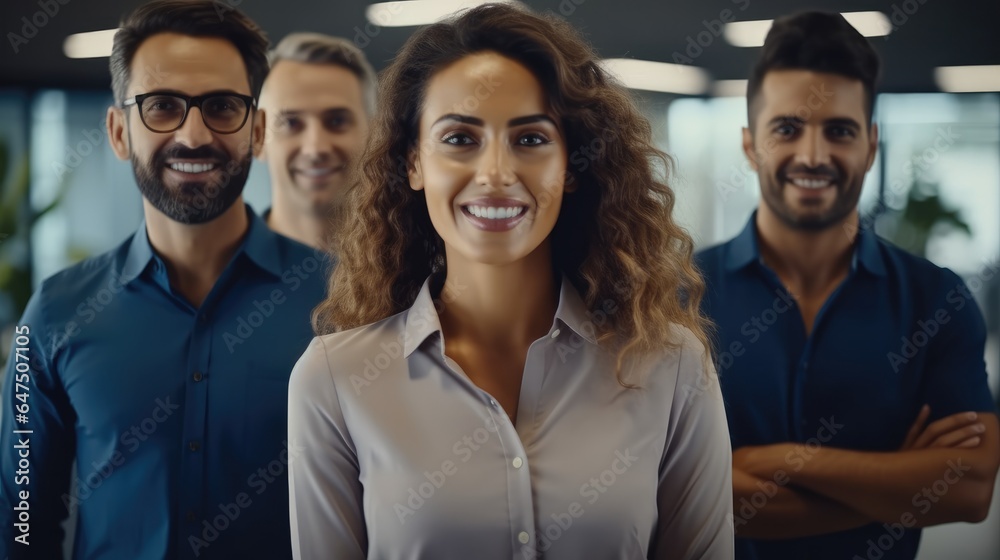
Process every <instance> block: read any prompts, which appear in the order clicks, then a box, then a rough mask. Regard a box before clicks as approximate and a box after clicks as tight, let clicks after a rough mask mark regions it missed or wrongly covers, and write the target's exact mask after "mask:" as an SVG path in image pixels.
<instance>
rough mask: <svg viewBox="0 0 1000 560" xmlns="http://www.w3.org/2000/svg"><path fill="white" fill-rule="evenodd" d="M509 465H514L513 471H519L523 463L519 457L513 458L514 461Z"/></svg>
mask: <svg viewBox="0 0 1000 560" xmlns="http://www.w3.org/2000/svg"><path fill="white" fill-rule="evenodd" d="M510 464H512V465H514V468H515V469H519V468H521V465H523V464H524V461H522V460H521V458H520V457H514V460H513V461H511V463H510Z"/></svg>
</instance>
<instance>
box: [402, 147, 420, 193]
mask: <svg viewBox="0 0 1000 560" xmlns="http://www.w3.org/2000/svg"><path fill="white" fill-rule="evenodd" d="M406 176H407V178H408V179H409V180H410V188H411V189H413V190H415V191H422V190H424V173H423V171H422V170H421V169H420V150H417V149H413V150H411V151H410V158H409V161H407V162H406Z"/></svg>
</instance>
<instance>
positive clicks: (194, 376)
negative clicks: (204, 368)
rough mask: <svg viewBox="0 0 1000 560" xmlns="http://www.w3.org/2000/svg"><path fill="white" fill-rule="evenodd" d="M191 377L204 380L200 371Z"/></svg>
mask: <svg viewBox="0 0 1000 560" xmlns="http://www.w3.org/2000/svg"><path fill="white" fill-rule="evenodd" d="M191 379H194V380H195V381H201V380H202V375H201V372H200V371H196V372H194V375H192V376H191Z"/></svg>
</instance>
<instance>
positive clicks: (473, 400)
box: [288, 280, 733, 560]
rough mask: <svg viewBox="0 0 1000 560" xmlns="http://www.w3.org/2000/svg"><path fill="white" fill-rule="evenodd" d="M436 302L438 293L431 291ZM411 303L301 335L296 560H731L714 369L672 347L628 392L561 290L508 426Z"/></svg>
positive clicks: (698, 350)
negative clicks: (367, 321) (350, 324)
mask: <svg viewBox="0 0 1000 560" xmlns="http://www.w3.org/2000/svg"><path fill="white" fill-rule="evenodd" d="M446 293H447V292H446ZM447 299H448V298H447V297H446V298H445V301H444V302H442V301H440V300H438V301H434V300H432V297H431V293H430V287H429V284H428V283H425V284H424V286H423V288H422V290H421V292H420V294H419V296H418V297H417V299H416V301H415V302H414V304H413V306H412V307H411V308H410V309H409V310H407V311H404V312H402V313H399V314H397V315H394V316H392V317H389V318H387V319H385V320H382V321H379V322H378V323H374V324H372V325H368V326H365V327H360V328H357V329H353V330H349V331H345V332H340V333H335V334H330V335H326V336H322V337H317V338H315V339H314V340H313V341H312V343H311V344H310V345H309V347H308V349H307V350H306V351H305V353H304V354H303V355H302V357H301V358H300V359H299V361H298V363H297V364H296V365H295V369H294V370H293V371H292V376H291V381H290V387H289V406H288V412H289V421H288V434H289V450H290V462H289V467H290V471H289V486H290V495H291V530H292V550H293V553H294V557H295V558H296V559H303V560H360V559H363V558H368V559H378V560H395V559H422V560H492V559H497V560H500V559H504V560H510V559H516V560H524V559H538V558H544V559H546V560H584V559H586V560H611V559H622V560H625V559H641V558H648V559H657V560H661V559H668V558H669V559H677V560H682V559H683V560H695V559H702V558H704V559H720V560H721V559H730V558H733V528H732V495H733V494H732V456H731V450H730V443H729V431H728V427H727V425H726V416H725V410H724V408H723V403H722V397H721V394H720V391H719V385H718V383H717V381H716V377H715V372H714V371H713V370H712V369H711V365H710V364H709V365H708V369H707V370H706V363H707V362H706V360H705V358H704V350H703V348H702V346H701V344H700V343H698V342H697V340H696V339H695V338H694V337H693V336H692V335H691V333H690V332H688V331H686V330H684V331H683V332H682V333H681V338H682V339H683V340H684V344H683V346H682V348H680V349H679V350H673V351H664V352H662V353H661V354H660V355H657V356H648V357H647V358H644V359H642V360H636V361H635V363H634V364H633V368H632V370H631V372H630V373H629V374H628V375H629V377H628V378H627V379H628V380H630V381H633V382H638V384H640V385H641V388H640V389H626V388H624V387H622V386H621V385H619V384H618V382H617V381H616V379H615V376H614V373H613V371H614V359H615V356H614V355H613V354H612V353H610V352H608V351H607V350H605V349H603V348H601V347H599V346H598V345H597V342H596V340H595V338H594V326H595V325H599V324H600V323H601V321H606V320H608V319H607V318H608V316H609V315H613V314H614V313H624V312H626V308H625V303H624V302H615V301H606V302H604V303H603V305H602V308H601V309H599V310H592V311H588V310H587V309H586V307H585V305H584V303H583V301H582V299H581V298H580V296H579V294H578V293H577V292H576V290H575V289H574V288H573V286H572V285H571V284H570V283H569V282H568V281H567V280H563V281H562V286H561V289H560V296H559V306H558V310H557V311H556V316H555V319H554V321H553V324H552V327H551V329H550V330H549V333H548V334H547V335H546V336H545V337H543V338H541V339H539V340H536V341H535V342H534V343H532V344H531V347H530V348H529V349H528V355H527V360H526V362H525V366H524V376H523V380H522V382H521V393H520V401H519V403H518V412H517V419H516V422H515V421H512V419H511V418H509V417H508V416H507V415H506V414H505V413H504V411H503V409H502V408H501V407H500V406H499V405H498V404H497V403H496V401H494V400H493V398H491V397H490V395H489V394H487V393H486V392H484V391H483V390H481V389H479V388H478V387H477V386H476V385H474V384H473V383H472V382H471V381H470V380H469V378H468V377H466V375H465V374H464V373H463V372H462V370H461V368H459V366H458V364H457V363H456V362H455V361H453V360H451V359H450V358H448V357H447V356H445V355H444V346H443V341H442V335H441V326H440V322H439V320H438V313H437V310H436V308H435V305H438V306H441V305H447Z"/></svg>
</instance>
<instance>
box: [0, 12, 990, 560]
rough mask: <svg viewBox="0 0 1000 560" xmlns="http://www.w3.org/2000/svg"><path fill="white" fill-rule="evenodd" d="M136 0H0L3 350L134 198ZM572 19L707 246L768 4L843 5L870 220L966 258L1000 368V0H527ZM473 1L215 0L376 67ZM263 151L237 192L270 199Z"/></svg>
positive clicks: (942, 259) (941, 551) (130, 218)
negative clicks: (630, 103)
mask: <svg viewBox="0 0 1000 560" xmlns="http://www.w3.org/2000/svg"><path fill="white" fill-rule="evenodd" d="M140 3H141V2H140V1H139V0H102V1H100V2H97V1H91V0H4V2H2V3H0V27H2V31H3V32H4V34H5V41H4V43H5V44H3V45H0V333H2V338H0V358H4V359H5V355H6V353H7V352H8V351H9V344H10V341H11V339H12V336H11V332H12V329H13V324H14V323H15V321H16V320H17V318H18V317H19V316H20V314H21V312H22V310H23V308H24V305H25V304H26V302H27V299H28V297H29V296H30V294H31V292H32V291H33V289H34V288H35V287H37V285H38V284H39V283H40V282H41V280H43V279H44V278H45V277H47V276H49V275H51V274H53V273H55V272H57V271H58V270H60V269H62V268H64V267H66V266H67V265H70V264H72V263H74V262H77V261H79V260H80V259H83V258H86V257H88V256H92V255H96V254H99V253H101V252H104V251H106V250H108V249H110V248H112V247H114V246H115V245H116V244H118V243H120V242H121V241H122V240H123V239H124V238H125V237H126V236H128V235H129V234H130V233H132V232H133V231H134V230H135V228H136V227H137V226H138V225H139V222H140V220H141V216H142V209H141V204H140V196H139V193H138V190H137V188H136V187H135V183H134V179H133V175H132V170H131V167H130V165H129V164H128V163H127V162H121V161H119V160H117V159H116V158H115V157H114V155H113V154H112V152H111V150H110V148H109V146H108V143H107V138H106V131H105V127H104V119H105V111H106V108H107V107H108V105H109V104H110V103H111V92H110V75H109V73H108V69H107V64H108V59H107V54H108V53H109V52H110V45H111V36H112V35H113V32H114V29H115V28H116V27H117V25H118V22H119V21H120V18H121V17H122V15H123V14H124V13H126V12H129V11H131V10H132V9H133V8H135V7H136V6H138V5H139V4H140ZM524 3H525V4H527V5H529V6H531V7H532V8H534V9H535V10H539V11H548V12H553V13H556V14H559V15H561V16H562V17H563V18H565V19H566V20H568V21H569V22H571V23H572V24H573V25H574V26H576V27H577V28H578V29H580V30H581V31H582V32H583V33H584V35H585V36H586V37H587V38H588V39H589V40H590V41H591V43H592V44H593V45H594V47H595V48H596V49H597V51H598V53H599V54H600V55H601V56H602V57H604V58H605V59H606V64H607V67H608V69H609V70H610V71H612V72H613V73H615V74H616V75H618V76H619V77H620V79H621V80H622V81H623V82H624V83H626V84H627V85H629V86H630V87H631V88H632V89H633V92H634V94H635V96H636V99H637V100H638V101H639V103H640V105H641V107H642V108H643V110H644V112H645V113H646V115H647V117H648V118H649V119H650V121H651V122H652V123H653V127H654V131H655V135H656V140H657V143H658V144H659V145H660V147H661V148H663V149H664V150H666V151H667V152H669V153H670V154H671V155H673V156H674V158H675V164H676V165H675V167H674V169H673V173H674V175H673V182H672V185H673V186H674V187H675V189H676V191H677V195H678V205H677V217H678V218H679V220H680V221H681V223H682V224H683V225H685V226H686V227H687V228H688V230H689V231H690V232H691V233H692V234H693V235H694V237H695V239H696V241H697V243H698V245H699V247H706V246H709V245H713V244H716V243H719V242H721V241H724V240H727V239H729V238H730V237H732V236H733V235H735V234H736V233H738V232H739V230H740V229H741V228H742V227H743V225H744V224H745V222H746V220H747V218H748V216H749V215H750V213H751V211H752V209H753V208H754V207H755V206H756V204H757V200H758V196H759V194H758V185H757V179H756V176H755V175H754V174H753V173H751V171H750V168H749V166H748V165H747V164H746V162H745V159H744V157H743V154H742V151H741V148H740V128H741V127H742V126H745V124H746V105H745V98H744V94H745V88H746V83H745V80H746V78H747V76H748V74H749V70H750V66H751V65H752V63H753V61H754V59H755V58H756V56H757V55H758V51H759V48H757V47H759V45H760V44H761V43H762V42H763V37H764V35H765V34H766V32H767V29H768V27H769V26H770V20H771V19H772V18H774V17H777V16H781V15H786V14H789V13H792V12H795V11H800V10H804V9H822V10H827V11H837V12H841V13H844V14H845V17H847V18H848V20H849V21H851V23H852V24H853V25H854V26H855V27H857V28H858V29H859V30H860V31H861V32H862V33H863V34H865V35H866V36H868V37H869V39H870V41H871V42H872V43H873V45H874V47H875V49H876V50H877V51H878V52H879V53H880V54H881V56H882V59H883V63H884V71H883V80H882V83H881V88H880V92H881V93H880V95H879V96H878V98H877V101H876V108H875V120H876V121H877V122H878V124H879V126H880V128H881V145H880V150H879V156H878V159H877V160H876V162H875V165H874V168H873V170H872V172H871V173H869V174H868V176H867V179H866V182H865V186H864V192H863V195H862V202H861V206H862V216H863V218H862V225H863V226H865V227H873V228H875V230H876V231H878V232H879V233H880V234H882V235H883V236H885V237H887V238H889V239H890V240H892V241H893V242H895V243H896V244H898V245H900V246H902V247H904V248H906V249H907V250H910V251H911V252H914V253H917V254H920V255H923V256H926V257H927V258H928V259H930V260H931V261H933V262H935V263H937V264H938V265H941V266H946V267H949V268H951V269H952V270H954V271H955V272H956V273H958V274H959V275H961V276H962V277H963V278H964V279H965V280H966V282H967V284H968V285H969V287H970V289H971V290H972V291H973V293H974V294H975V296H976V298H977V301H978V302H979V305H980V307H981V308H982V309H983V312H984V314H985V315H986V317H987V322H988V324H989V330H990V335H989V341H988V346H987V356H986V359H987V365H988V368H989V372H990V384H991V389H992V390H993V394H994V396H996V395H997V393H998V390H997V388H998V379H1000V373H998V372H1000V344H998V336H997V335H998V323H1000V93H998V92H1000V39H998V37H1000V35H998V32H997V22H998V21H1000V2H997V0H947V1H946V0H842V1H837V2H832V1H813V2H801V1H793V0H701V1H688V2H676V1H667V0H661V1H633V0H527V1H526V2H524ZM471 4H472V3H470V2H467V1H461V0H412V1H404V2H393V3H388V4H371V3H370V2H365V1H363V0H338V1H337V2H320V1H319V0H283V1H281V2H274V1H265V0H221V1H220V10H224V9H227V8H228V7H236V8H239V9H241V10H243V11H245V12H246V13H247V14H248V15H249V16H250V17H251V18H253V19H254V20H255V21H256V22H258V23H259V24H260V25H261V27H263V29H264V30H265V31H266V32H267V34H268V35H269V37H270V39H271V41H272V43H275V42H277V41H278V40H280V39H281V38H282V37H284V36H285V35H286V34H288V33H290V32H293V31H316V32H321V33H327V34H331V35H339V36H342V37H346V38H349V39H351V40H353V42H354V43H355V44H356V45H357V46H358V47H359V48H361V49H362V50H363V51H364V53H365V54H366V56H367V57H368V59H369V60H370V62H371V63H372V64H373V65H374V66H375V68H376V70H380V69H382V68H384V67H385V66H386V65H387V64H388V62H389V61H390V60H391V59H392V57H393V55H394V53H395V52H396V51H397V49H398V48H399V47H400V46H401V45H402V44H403V42H404V41H405V40H406V38H407V37H408V36H409V35H410V33H412V32H413V30H414V29H415V26H416V25H420V24H423V23H429V22H430V21H433V20H434V19H436V18H437V17H440V15H441V14H446V13H449V12H452V11H454V10H456V9H460V8H461V7H463V6H468V5H471ZM267 177H268V175H267V170H266V168H265V167H264V164H261V163H260V162H255V163H254V168H253V171H252V172H251V175H250V180H249V182H248V183H247V188H246V191H245V197H246V199H247V201H248V202H249V203H250V205H251V206H252V207H253V208H254V209H256V210H257V211H258V212H260V211H261V210H263V209H264V208H266V207H268V206H269V205H270V191H269V185H268V179H267ZM919 558H920V559H922V560H936V559H943V558H949V559H952V558H962V559H965V560H996V559H998V558H1000V496H998V497H997V498H995V499H994V501H993V511H992V513H991V515H990V517H989V519H987V520H986V521H985V522H983V523H981V524H977V525H968V524H954V525H945V526H939V527H934V528H931V529H929V530H927V531H925V533H924V538H923V544H922V546H921V554H920V556H919Z"/></svg>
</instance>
